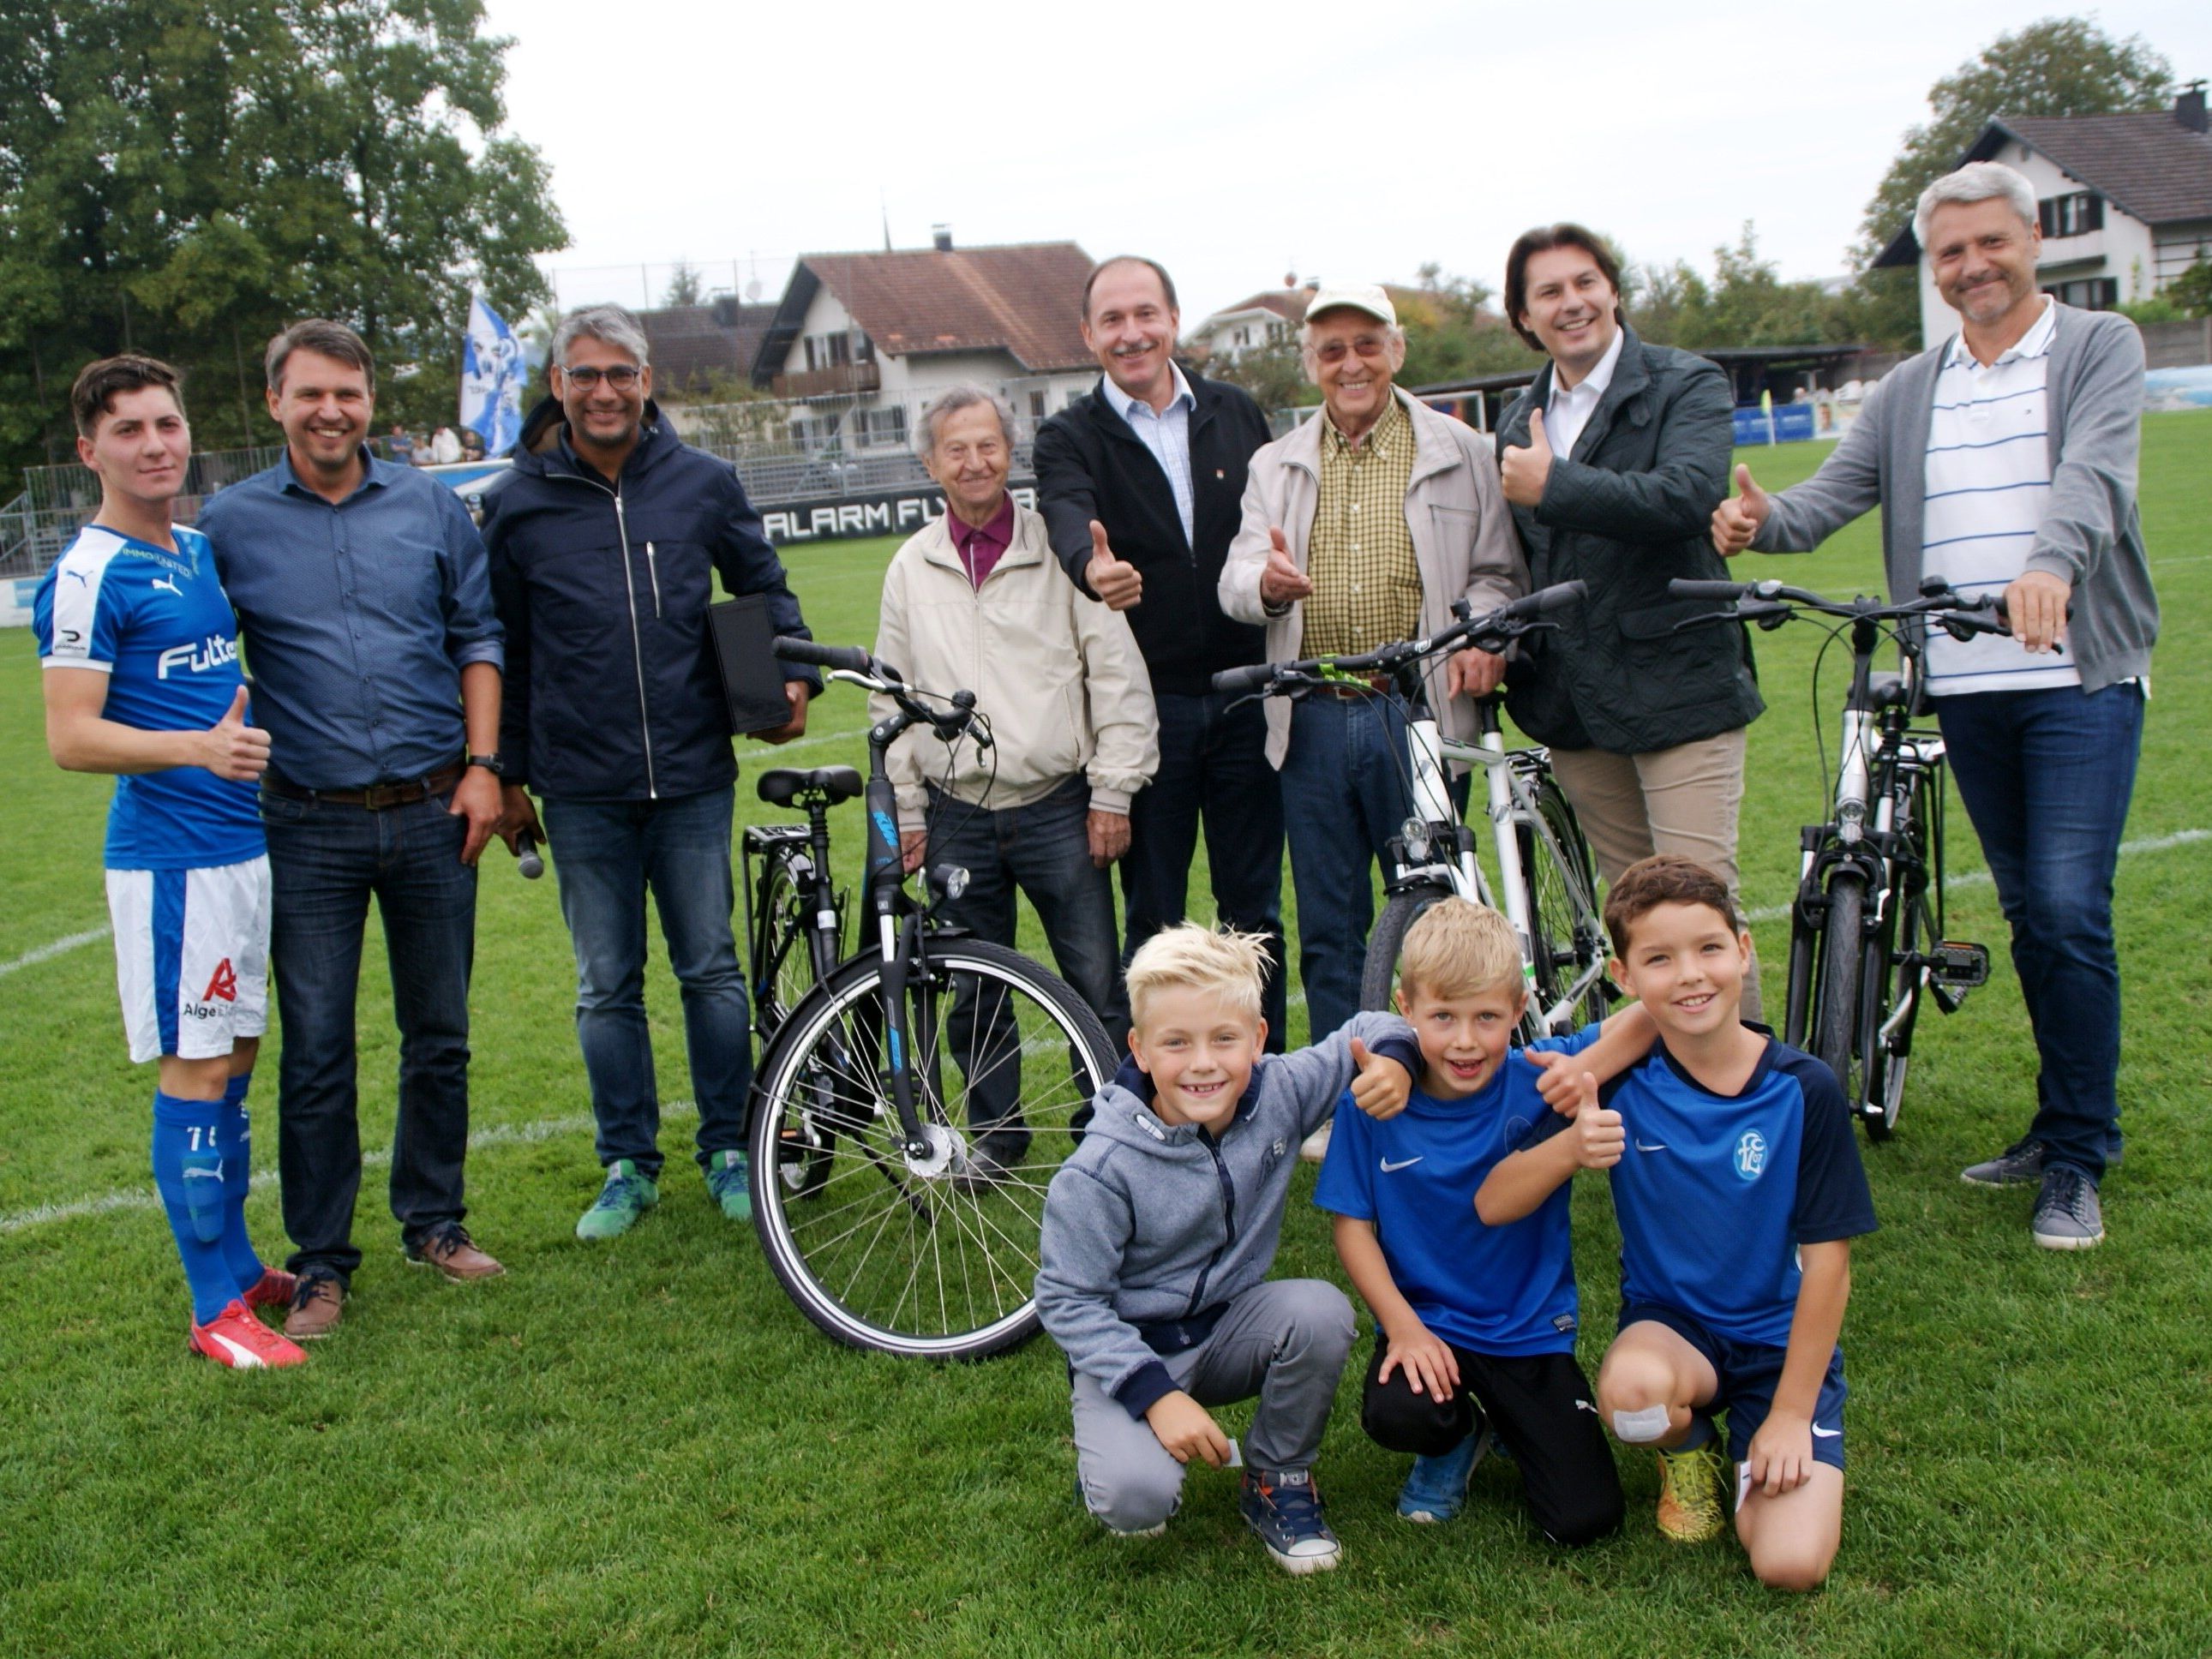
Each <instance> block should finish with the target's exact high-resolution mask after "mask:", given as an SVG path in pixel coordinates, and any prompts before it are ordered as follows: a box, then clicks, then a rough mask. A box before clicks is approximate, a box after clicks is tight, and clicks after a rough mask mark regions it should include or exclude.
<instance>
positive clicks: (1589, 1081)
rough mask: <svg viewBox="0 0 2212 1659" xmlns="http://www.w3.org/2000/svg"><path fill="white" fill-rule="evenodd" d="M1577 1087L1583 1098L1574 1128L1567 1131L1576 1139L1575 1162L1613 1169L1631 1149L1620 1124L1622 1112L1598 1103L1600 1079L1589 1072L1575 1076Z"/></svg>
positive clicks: (1594, 1167) (1577, 1111) (1596, 1167)
mask: <svg viewBox="0 0 2212 1659" xmlns="http://www.w3.org/2000/svg"><path fill="white" fill-rule="evenodd" d="M1575 1090H1576V1092H1577V1095H1578V1096H1579V1097H1581V1098H1580V1102H1579V1103H1578V1104H1577V1106H1576V1108H1575V1123H1574V1127H1572V1128H1571V1129H1570V1130H1568V1131H1567V1133H1569V1134H1571V1135H1572V1136H1573V1137H1574V1138H1575V1163H1576V1164H1577V1165H1578V1166H1579V1167H1581V1168H1583V1169H1585V1170H1610V1169H1611V1168H1612V1167H1613V1165H1614V1164H1618V1163H1620V1156H1621V1154H1622V1153H1623V1152H1626V1151H1627V1150H1628V1133H1627V1131H1626V1130H1625V1129H1623V1128H1622V1127H1621V1125H1620V1113H1619V1112H1616V1111H1613V1110H1610V1109H1607V1108H1606V1107H1603V1106H1601V1105H1599V1104H1598V1103H1597V1079H1596V1077H1595V1075H1593V1074H1592V1073H1589V1072H1584V1073H1582V1074H1581V1075H1580V1076H1578V1077H1577V1078H1576V1079H1575Z"/></svg>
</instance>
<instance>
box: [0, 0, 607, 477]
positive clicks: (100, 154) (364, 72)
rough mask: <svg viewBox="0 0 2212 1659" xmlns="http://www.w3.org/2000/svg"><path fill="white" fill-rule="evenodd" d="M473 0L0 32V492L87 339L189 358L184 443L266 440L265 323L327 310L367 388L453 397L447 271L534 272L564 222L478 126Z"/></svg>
mask: <svg viewBox="0 0 2212 1659" xmlns="http://www.w3.org/2000/svg"><path fill="white" fill-rule="evenodd" d="M482 26H483V4H482V0H52V3H50V4H48V5H46V7H45V8H44V9H33V10H32V11H31V12H29V13H26V14H23V15H21V17H20V18H18V19H17V20H16V21H15V23H14V24H12V25H11V27H10V30H9V37H10V38H9V47H8V50H7V52H5V53H0V493H4V492H7V491H9V489H10V488H11V486H10V484H9V481H8V479H7V477H6V476H5V475H7V474H9V473H12V472H13V471H14V470H15V468H18V467H20V466H22V465H27V464H30V463H33V462H36V461H39V460H42V459H49V458H50V457H51V458H52V459H62V458H64V457H66V456H67V455H68V453H70V452H69V447H68V423H67V417H66V410H64V409H63V407H62V404H63V402H64V398H65V395H66V392H67V387H68V384H69V380H70V376H71V375H72V374H74V373H75V371H76V368H77V367H78V366H79V365H80V364H82V362H85V361H86V360H87V359H88V358H91V357H94V356H100V355H102V354H104V353H107V352H112V351H115V350H118V349H140V350H147V351H152V352H155V353H157V354H159V355H161V356H167V357H168V358H170V359H171V360H172V361H173V362H176V363H177V364H178V365H179V368H183V369H185V372H186V374H187V377H188V379H187V384H188V387H189V390H190V393H191V413H192V416H193V422H194V426H195V428H196V436H197V441H198V443H199V445H200V447H203V448H215V447H222V446H226V445H233V444H238V443H241V442H246V441H252V442H266V441H269V439H270V436H271V435H272V432H273V428H270V425H269V423H268V421H267V418H266V416H265V415H263V414H262V413H260V412H259V411H260V404H261V393H260V382H261V376H260V356H261V348H262V345H263V343H264V342H265V341H266V340H267V339H268V337H270V335H271V334H272V333H274V332H275V331H276V330H277V329H278V328H280V327H282V326H283V325H284V324H285V323H287V322H289V321H291V320H294V319H297V318H300V317H303V316H326V317H334V318H337V319H341V320H343V321H345V322H347V323H349V324H351V325H353V326H355V327H356V328H357V329H359V330H360V331H362V334H363V335H364V336H365V337H367V338H368V342H369V343H370V345H371V346H372V347H373V348H374V349H375V350H376V352H377V354H378V359H379V362H380V363H381V364H383V365H384V366H385V368H386V374H384V375H383V376H381V377H380V381H379V386H380V392H382V394H383V404H384V409H383V410H382V411H381V412H382V413H385V414H387V415H390V416H392V417H393V418H396V419H411V420H419V421H428V420H431V419H439V420H450V419H451V418H452V416H453V400H454V396H455V392H456V389H457V384H458V380H459V339H460V335H461V331H462V329H463V327H464V325H465V321H466V317H467V308H468V296H469V294H470V292H471V289H481V290H482V291H483V293H484V295H485V296H486V297H487V299H488V300H489V301H490V303H491V304H492V305H493V306H494V307H495V308H496V309H498V310H499V311H501V313H503V314H506V315H507V316H520V315H522V314H524V313H526V312H527V311H528V310H529V309H530V308H531V307H532V305H533V304H535V303H537V302H538V301H541V300H543V299H544V298H545V297H546V294H547V289H546V286H545V283H544V278H543V277H542V276H540V274H539V273H538V269H537V267H536V265H535V264H534V263H533V262H532V255H533V254H536V253H540V252H548V251H550V250H552V249H555V248H558V247H561V246H565V244H566V241H567V233H566V231H565V230H564V228H562V222H561V218H560V215H559V213H558V212H557V210H556V209H555V208H554V206H553V204H552V201H551V197H550V186H549V180H548V176H547V173H546V170H545V167H544V163H543V161H541V160H540V159H539V156H538V152H537V150H536V149H533V148H532V146H530V145H529V144H526V143H523V142H521V141H520V140H519V139H517V138H514V137H510V136H507V135H505V134H503V133H501V131H500V129H501V125H502V123H503V122H504V120H505V106H504V102H503V100H502V96H501V88H502V83H503V82H504V79H505V75H506V70H505V64H504V61H503V59H504V55H505V52H506V50H507V46H508V45H509V44H510V43H509V42H508V41H507V40H505V39H503V38H501V37H497V36H492V35H487V34H484V33H482V32H481V31H482Z"/></svg>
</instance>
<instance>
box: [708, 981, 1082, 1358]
mask: <svg viewBox="0 0 2212 1659" xmlns="http://www.w3.org/2000/svg"><path fill="white" fill-rule="evenodd" d="M882 985H883V972H882V964H881V963H879V962H877V961H874V960H859V961H854V962H851V963H847V964H846V965H845V966H844V967H842V968H841V969H838V970H837V972H836V973H835V974H833V975H831V976H830V977H829V980H828V981H825V982H824V983H823V986H822V987H821V988H820V989H818V990H817V991H816V992H815V993H813V994H811V996H809V997H808V998H807V999H806V1000H805V1001H804V1002H802V1003H801V1004H800V1005H799V1007H798V1008H797V1009H796V1010H794V1011H793V1014H792V1017H791V1018H790V1020H789V1021H788V1022H787V1024H786V1025H785V1027H784V1030H783V1031H782V1033H781V1035H780V1036H778V1038H777V1040H776V1041H775V1043H774V1044H773V1045H772V1046H771V1047H770V1048H769V1053H768V1054H767V1055H766V1056H765V1057H764V1058H763V1060H762V1063H761V1074H760V1081H759V1085H758V1088H757V1096H756V1099H755V1103H754V1109H753V1122H752V1129H751V1148H752V1197H753V1225H754V1227H755V1229H756V1231H757V1232H758V1233H759V1235H760V1241H761V1247H762V1249H763V1253H764V1254H765V1255H767V1257H768V1263H769V1269H770V1270H771V1271H772V1272H773V1273H775V1276H776V1279H777V1281H778V1282H779V1283H780V1284H781V1285H782V1286H783V1288H784V1290H785V1291H787V1292H788V1293H789V1295H790V1297H791V1298H792V1300H793V1302H795V1303H797V1304H799V1310H800V1311H801V1312H803V1313H805V1316H807V1317H808V1318H809V1319H811V1320H812V1321H813V1322H814V1323H815V1324H816V1325H817V1326H818V1327H820V1328H821V1329H822V1330H823V1331H824V1332H826V1333H827V1334H829V1335H830V1336H832V1337H834V1338H836V1340H838V1341H840V1342H843V1343H846V1344H848V1345H849V1346H854V1347H858V1348H872V1349H875V1350H877V1351H878V1352H884V1353H892V1354H898V1355H902V1356H904V1357H908V1358H930V1359H978V1358H984V1357H985V1356H987V1355H990V1354H994V1353H999V1352H1003V1351H1004V1350H1006V1349H1008V1348H1011V1347H1013V1346H1016V1345H1017V1344H1018V1343H1020V1342H1022V1341H1023V1340H1025V1339H1027V1338H1028V1337H1029V1336H1030V1335H1031V1334H1033V1333H1034V1332H1035V1331H1036V1328H1037V1317H1036V1304H1035V1301H1034V1285H1035V1282H1036V1271H1037V1239H1038V1235H1039V1232H1040V1230H1041V1228H1042V1225H1043V1215H1044V1195H1045V1188H1047V1186H1048V1185H1049V1184H1050V1182H1051V1180H1052V1177H1053V1175H1054V1171H1055V1170H1057V1169H1058V1168H1059V1166H1060V1162H1061V1160H1062V1159H1064V1158H1066V1155H1067V1154H1068V1153H1069V1152H1071V1151H1073V1148H1074V1146H1075V1144H1076V1142H1077V1140H1078V1139H1079V1136H1080V1133H1081V1122H1080V1121H1079V1114H1081V1113H1083V1112H1084V1110H1085V1108H1086V1107H1088V1106H1089V1104H1090V1103H1091V1097H1093V1096H1094V1095H1095V1094H1097V1091H1098V1090H1099V1089H1101V1088H1102V1087H1103V1086H1104V1085H1105V1084H1106V1082H1107V1080H1108V1079H1109V1078H1111V1077H1112V1075H1113V1071H1114V1058H1113V1053H1112V1049H1111V1047H1110V1045H1109V1043H1108V1041H1107V1037H1106V1031H1105V1028H1104V1027H1103V1026H1102V1025H1101V1024H1099V1022H1098V1018H1097V1016H1096V1015H1095V1014H1094V1013H1092V1012H1091V1009H1090V1007H1089V1006H1088V1005H1086V1004H1085V1002H1084V1001H1083V1000H1082V999H1081V998H1080V997H1079V996H1078V995H1077V994H1075V993H1074V991H1073V990H1072V989H1071V988H1069V987H1068V986H1067V985H1066V984H1065V983H1064V982H1063V981H1060V980H1059V979H1058V978H1056V977H1054V975H1052V974H1050V973H1048V972H1047V971H1046V970H1045V969H1042V968H1041V967H1039V966H1038V965H1037V964H1036V963H1033V962H1031V961H1030V959H1029V958H1028V957H1024V956H1021V955H1019V954H1018V953H1017V952H1015V951H1009V950H1006V949H1003V948H1001V947H1000V946H998V945H987V944H983V943H981V942H979V941H975V940H971V939H933V940H932V941H931V942H930V945H929V965H928V969H927V971H926V972H922V971H917V972H916V973H915V975H913V976H912V977H911V978H910V979H909V981H908V985H907V988H906V994H905V997H906V1006H905V1007H904V1009H903V1011H902V1013H903V1017H904V1023H905V1025H906V1030H907V1033H908V1040H909V1042H910V1045H911V1048H912V1050H913V1052H912V1054H911V1055H910V1056H908V1057H907V1058H908V1060H909V1062H910V1074H911V1076H912V1077H913V1079H915V1092H916V1106H917V1109H918V1110H919V1113H920V1115H921V1118H922V1127H923V1131H924V1133H925V1135H926V1136H927V1139H928V1140H929V1148H928V1152H927V1155H925V1156H923V1157H920V1158H916V1157H914V1156H912V1155H910V1154H909V1153H908V1151H907V1149H906V1146H905V1135H904V1133H903V1131H902V1128H901V1127H900V1123H899V1115H898V1110H897V1108H896V1105H895V1104H894V1103H893V1100H892V1095H891V1084H890V1066H889V1061H890V1054H888V1052H887V1050H888V1046H889V1045H888V1043H887V1042H886V1041H885V1029H884V1008H883V990H882Z"/></svg>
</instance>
